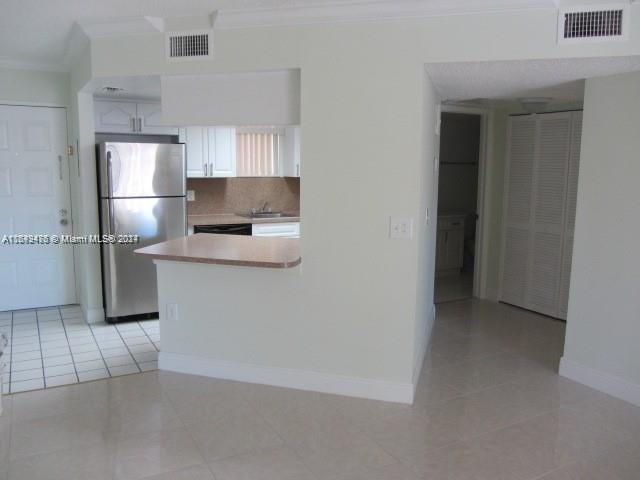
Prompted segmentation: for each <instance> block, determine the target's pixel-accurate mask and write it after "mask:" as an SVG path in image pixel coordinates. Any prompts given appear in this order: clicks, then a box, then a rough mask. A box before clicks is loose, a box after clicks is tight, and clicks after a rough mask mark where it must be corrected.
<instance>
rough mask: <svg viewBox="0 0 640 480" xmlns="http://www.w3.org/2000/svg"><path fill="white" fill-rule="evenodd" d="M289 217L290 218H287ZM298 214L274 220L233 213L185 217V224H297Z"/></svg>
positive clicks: (191, 225)
mask: <svg viewBox="0 0 640 480" xmlns="http://www.w3.org/2000/svg"><path fill="white" fill-rule="evenodd" d="M289 215H290V216H289ZM299 221H300V214H299V213H297V212H295V213H291V214H288V213H287V216H283V217H274V218H249V217H243V216H240V215H237V214H235V213H217V214H211V215H187V223H188V224H189V226H190V227H193V226H194V225H233V224H236V223H283V222H299Z"/></svg>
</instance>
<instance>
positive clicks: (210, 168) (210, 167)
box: [209, 163, 213, 177]
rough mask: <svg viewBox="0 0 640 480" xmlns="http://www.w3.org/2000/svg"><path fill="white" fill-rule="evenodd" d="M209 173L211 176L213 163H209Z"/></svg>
mask: <svg viewBox="0 0 640 480" xmlns="http://www.w3.org/2000/svg"><path fill="white" fill-rule="evenodd" d="M209 175H210V176H211V177H213V163H210V164H209Z"/></svg>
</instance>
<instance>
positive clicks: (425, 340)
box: [413, 303, 436, 393]
mask: <svg viewBox="0 0 640 480" xmlns="http://www.w3.org/2000/svg"><path fill="white" fill-rule="evenodd" d="M435 319H436V305H435V303H434V304H433V305H432V306H431V311H430V312H429V318H427V321H426V324H425V326H424V332H423V334H422V338H421V342H420V346H419V347H418V348H419V350H418V356H417V357H416V363H415V365H414V366H413V391H414V393H415V390H416V387H417V386H418V379H419V378H420V372H422V365H423V364H424V357H425V355H426V354H427V349H428V348H429V342H430V341H431V330H432V329H433V322H434V321H435Z"/></svg>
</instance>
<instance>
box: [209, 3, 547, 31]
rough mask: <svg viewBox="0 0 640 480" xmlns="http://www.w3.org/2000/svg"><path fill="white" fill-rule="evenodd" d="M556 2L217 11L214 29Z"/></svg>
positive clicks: (509, 8) (490, 10) (537, 6)
mask: <svg viewBox="0 0 640 480" xmlns="http://www.w3.org/2000/svg"><path fill="white" fill-rule="evenodd" d="M556 1H557V0H461V1H458V2H451V0H435V1H430V2H425V1H424V0H374V1H371V0H369V1H367V0H353V1H349V2H332V3H319V4H305V5H295V6H291V5H289V6H286V7H273V8H255V9H235V10H233V9H229V10H220V11H219V12H218V18H217V20H216V28H246V27H266V26H285V25H286V26H293V25H305V24H307V25H308V24H314V23H339V22H359V21H380V20H394V19H403V18H425V17H438V16H447V15H473V14H480V13H500V12H512V11H522V10H539V9H550V8H557V5H556Z"/></svg>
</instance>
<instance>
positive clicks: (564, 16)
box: [558, 4, 630, 44]
mask: <svg viewBox="0 0 640 480" xmlns="http://www.w3.org/2000/svg"><path fill="white" fill-rule="evenodd" d="M629 13H630V10H629V5H628V4H610V5H606V6H588V7H570V8H562V9H560V13H559V16H558V43H559V44H563V43H587V42H589V43H593V42H603V41H611V40H626V39H627V31H628V25H629Z"/></svg>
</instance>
